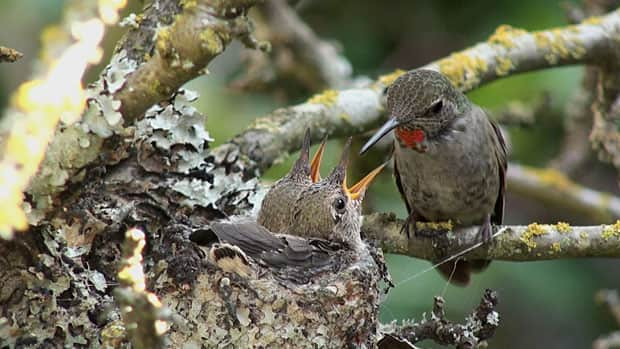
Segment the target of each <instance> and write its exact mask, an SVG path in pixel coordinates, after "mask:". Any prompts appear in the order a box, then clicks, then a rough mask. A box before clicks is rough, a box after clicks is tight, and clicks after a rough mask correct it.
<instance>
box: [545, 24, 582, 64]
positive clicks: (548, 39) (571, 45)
mask: <svg viewBox="0 0 620 349" xmlns="http://www.w3.org/2000/svg"><path fill="white" fill-rule="evenodd" d="M574 31H575V32H577V31H578V30H577V29H576V28H575V29H574ZM534 41H535V42H536V46H538V48H540V49H541V50H545V51H547V53H546V54H545V60H546V61H547V62H549V64H557V63H558V61H559V60H560V58H562V59H568V58H570V57H573V58H575V59H579V58H581V57H583V55H584V54H585V53H586V50H585V48H584V47H583V43H581V42H580V41H579V40H578V39H577V38H573V39H572V40H569V39H567V38H566V36H565V34H563V31H562V30H561V29H553V30H551V31H546V32H537V33H534Z"/></svg>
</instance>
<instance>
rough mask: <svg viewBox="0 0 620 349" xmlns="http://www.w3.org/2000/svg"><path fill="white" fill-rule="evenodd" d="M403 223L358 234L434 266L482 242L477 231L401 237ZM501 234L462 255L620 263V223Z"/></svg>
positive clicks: (390, 221) (384, 221)
mask: <svg viewBox="0 0 620 349" xmlns="http://www.w3.org/2000/svg"><path fill="white" fill-rule="evenodd" d="M402 225H403V221H402V220H400V219H397V218H396V217H395V216H394V215H393V214H384V213H375V214H371V215H368V216H366V217H365V218H364V226H363V228H362V233H363V234H364V235H365V237H366V238H368V239H372V240H377V241H379V242H380V243H381V245H382V248H383V251H385V252H386V253H397V254H403V255H407V256H411V257H416V258H421V259H427V260H433V261H437V260H440V259H442V258H445V257H448V256H452V255H456V254H458V253H460V252H462V251H463V250H465V249H466V248H468V247H471V246H473V245H474V244H476V243H478V242H479V241H480V237H479V234H478V227H471V228H466V229H459V230H457V231H455V232H447V233H444V232H438V234H437V236H436V237H434V238H425V237H417V236H411V237H410V238H409V239H408V238H407V236H406V234H402V233H401V227H402ZM497 231H501V233H500V234H499V235H498V236H496V237H495V238H493V240H492V241H490V242H489V243H487V244H485V245H484V246H483V247H480V248H477V249H475V250H473V251H471V252H469V253H467V254H465V255H464V257H465V258H471V259H495V260H504V261H539V260H545V259H560V258H578V257H616V258H617V257H620V222H617V223H616V224H612V225H597V226H579V227H578V226H570V225H568V224H566V223H557V224H552V225H548V224H537V223H532V224H530V225H528V226H521V225H515V226H500V227H496V229H495V232H497Z"/></svg>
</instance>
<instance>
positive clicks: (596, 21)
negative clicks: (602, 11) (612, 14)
mask: <svg viewBox="0 0 620 349" xmlns="http://www.w3.org/2000/svg"><path fill="white" fill-rule="evenodd" d="M602 21H603V20H602V19H601V17H596V16H592V17H588V18H586V19H584V20H583V21H582V22H581V23H584V24H593V25H596V24H601V22H602Z"/></svg>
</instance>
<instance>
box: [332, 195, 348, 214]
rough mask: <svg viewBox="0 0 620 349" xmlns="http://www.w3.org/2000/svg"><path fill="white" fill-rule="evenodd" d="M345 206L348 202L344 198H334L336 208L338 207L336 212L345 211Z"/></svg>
mask: <svg viewBox="0 0 620 349" xmlns="http://www.w3.org/2000/svg"><path fill="white" fill-rule="evenodd" d="M345 206H346V203H345V202H344V199H343V198H337V199H336V200H334V208H335V209H336V212H343V211H344V208H345Z"/></svg>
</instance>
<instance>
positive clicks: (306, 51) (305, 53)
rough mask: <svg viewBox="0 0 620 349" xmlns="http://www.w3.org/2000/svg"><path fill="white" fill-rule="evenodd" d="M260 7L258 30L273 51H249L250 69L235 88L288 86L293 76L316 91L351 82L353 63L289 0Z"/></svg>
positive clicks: (281, 0)
mask: <svg viewBox="0 0 620 349" xmlns="http://www.w3.org/2000/svg"><path fill="white" fill-rule="evenodd" d="M258 9H259V10H260V12H259V17H260V18H259V20H257V33H260V34H261V36H262V37H267V38H268V40H269V42H270V43H271V52H270V53H269V55H265V54H263V53H261V52H256V51H250V52H247V55H248V56H247V59H246V60H247V61H248V69H247V70H246V72H245V76H243V77H242V78H241V79H238V80H236V81H234V82H233V83H232V85H233V86H234V87H236V88H240V89H249V90H251V89H260V88H264V87H265V85H269V87H273V88H274V89H276V88H278V89H286V88H287V85H286V82H287V81H286V79H287V78H289V77H292V78H294V79H295V81H296V82H299V83H300V85H302V86H303V87H305V88H306V89H308V90H310V91H313V92H314V91H317V90H320V89H323V88H326V87H329V88H344V87H347V86H348V85H349V84H350V81H351V74H352V73H353V68H352V67H351V63H349V61H348V60H347V59H346V58H345V57H343V56H342V55H341V54H340V52H339V50H338V48H337V47H336V45H335V44H334V43H332V42H329V41H326V40H323V39H321V38H320V37H318V36H317V35H316V33H314V31H313V30H312V28H310V27H309V26H308V25H307V24H306V23H305V22H304V21H303V20H302V19H301V18H300V17H299V16H298V14H297V13H296V11H295V10H294V9H292V8H291V7H290V6H289V4H288V3H287V2H286V1H285V0H270V1H266V2H265V3H263V4H262V5H261V6H259V7H258ZM283 85H284V86H283ZM287 92H288V91H285V92H284V93H287Z"/></svg>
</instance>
